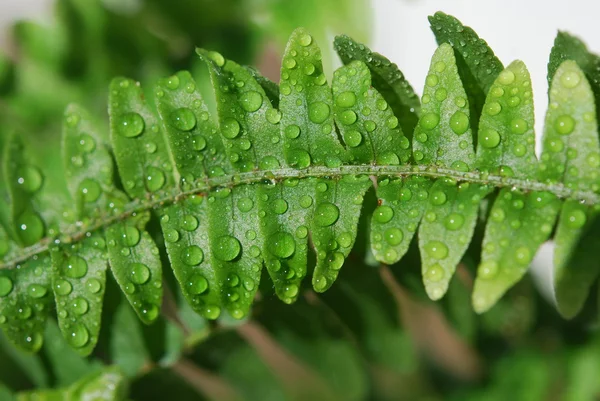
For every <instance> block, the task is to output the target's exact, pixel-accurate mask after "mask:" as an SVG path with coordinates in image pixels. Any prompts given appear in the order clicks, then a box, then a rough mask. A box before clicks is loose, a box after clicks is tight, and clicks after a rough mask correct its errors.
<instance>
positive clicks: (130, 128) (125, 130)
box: [117, 112, 144, 138]
mask: <svg viewBox="0 0 600 401" xmlns="http://www.w3.org/2000/svg"><path fill="white" fill-rule="evenodd" d="M117 131H118V132H119V134H121V135H123V136H125V137H128V138H132V137H135V136H138V135H140V134H141V133H142V132H143V131H144V119H143V118H142V116H140V115H139V114H138V113H133V112H132V113H125V114H123V115H122V116H121V117H120V118H119V122H118V124H117Z"/></svg>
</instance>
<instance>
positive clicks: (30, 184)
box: [17, 165, 42, 193]
mask: <svg viewBox="0 0 600 401" xmlns="http://www.w3.org/2000/svg"><path fill="white" fill-rule="evenodd" d="M17 184H18V185H19V186H20V188H23V190H24V191H26V192H29V193H33V192H35V191H37V190H38V189H40V187H41V186H42V173H41V172H40V170H38V168H37V167H34V166H31V165H24V166H21V167H19V168H18V170H17Z"/></svg>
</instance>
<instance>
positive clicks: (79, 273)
mask: <svg viewBox="0 0 600 401" xmlns="http://www.w3.org/2000/svg"><path fill="white" fill-rule="evenodd" d="M87 271H88V266H87V262H86V261H85V259H83V258H81V257H79V256H77V255H71V256H69V258H68V259H67V262H66V263H65V265H64V266H63V272H64V274H65V276H67V277H71V278H81V277H83V276H85V275H86V274H87Z"/></svg>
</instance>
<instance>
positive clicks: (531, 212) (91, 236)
mask: <svg viewBox="0 0 600 401" xmlns="http://www.w3.org/2000/svg"><path fill="white" fill-rule="evenodd" d="M431 23H432V28H433V31H434V33H435V35H436V37H437V39H438V41H439V42H440V46H439V47H438V49H437V50H436V52H435V53H434V55H433V57H432V61H431V66H430V71H429V75H428V76H427V79H426V83H425V89H424V93H423V97H422V99H421V102H420V101H419V99H418V98H417V97H416V95H415V94H414V91H413V90H412V87H411V86H410V85H409V84H408V83H407V82H406V80H405V79H404V76H403V75H402V73H401V72H400V71H399V70H398V68H397V67H396V66H395V65H393V64H391V63H390V62H389V61H388V60H387V59H385V57H383V56H381V55H378V54H376V53H372V52H371V51H370V50H369V49H368V48H366V47H365V46H364V45H362V44H359V43H355V42H354V41H352V39H350V38H348V37H345V36H342V37H338V38H337V39H336V42H335V44H336V49H337V50H338V52H339V53H340V55H341V57H342V60H343V61H344V63H345V65H344V66H343V67H341V68H339V69H338V70H337V71H335V73H334V76H333V82H332V86H331V87H330V86H328V84H327V82H326V78H325V75H324V73H323V65H322V62H321V58H322V57H321V52H320V50H319V48H318V46H317V44H316V42H315V40H314V38H313V37H312V36H311V35H310V34H309V33H308V32H307V31H306V30H304V29H297V30H296V31H294V33H293V34H292V36H291V38H290V41H289V43H288V46H287V48H286V50H285V54H284V57H283V66H282V70H281V80H280V83H279V85H276V84H274V83H272V82H270V81H268V80H267V79H265V78H263V77H261V76H260V75H259V74H258V73H257V72H256V71H254V70H252V69H250V68H246V67H242V66H240V65H238V64H236V63H235V62H233V61H230V60H225V59H224V58H223V56H221V55H220V54H219V53H216V52H211V51H205V50H201V49H200V50H198V55H199V56H200V58H201V59H202V60H203V61H204V63H205V64H206V66H207V67H208V71H209V75H210V79H211V81H212V86H213V88H214V93H215V97H216V105H217V106H216V116H215V115H214V113H213V112H211V110H209V108H208V107H207V105H206V103H205V101H204V100H203V98H202V96H201V95H200V92H199V91H198V89H197V87H196V82H195V81H194V79H193V78H192V76H191V75H190V74H189V73H187V72H178V73H177V74H175V75H173V76H171V77H168V78H165V79H163V80H161V81H160V82H158V84H157V85H156V86H155V88H154V90H153V91H146V92H144V91H143V89H142V88H141V86H140V85H139V84H138V83H136V82H135V81H133V80H131V79H127V78H116V79H115V80H114V81H113V82H112V83H111V85H110V98H109V115H110V135H106V133H105V132H103V131H102V129H101V125H100V124H98V123H97V122H95V121H94V119H93V117H92V116H91V115H90V113H88V112H87V111H86V110H84V109H82V108H81V107H79V106H75V105H73V106H70V107H69V108H68V109H67V110H66V113H65V117H64V124H63V144H62V149H63V155H62V157H63V173H64V176H63V177H62V178H63V179H64V181H61V180H55V182H54V183H52V184H51V183H50V182H49V178H50V177H45V176H44V175H43V173H42V172H43V171H44V166H43V161H42V160H37V159H35V158H34V157H33V156H31V155H28V154H27V152H28V150H27V145H28V144H23V143H21V142H20V141H19V139H18V136H17V135H12V136H10V137H9V138H8V140H7V142H6V144H4V152H3V155H4V156H3V157H4V161H3V164H4V166H3V167H4V180H5V182H6V186H7V188H6V191H7V194H8V199H10V202H7V203H6V205H5V206H6V208H5V209H4V210H2V214H0V218H1V220H0V221H1V222H2V223H3V227H4V228H3V229H1V230H0V254H1V256H2V262H1V263H2V265H1V266H0V267H1V268H2V269H0V324H1V327H2V328H3V329H4V330H5V331H6V333H7V335H8V337H9V338H10V339H11V340H12V341H13V342H14V343H15V344H17V345H18V346H20V347H21V348H25V349H29V350H37V349H38V348H39V347H40V345H41V339H42V337H41V331H42V330H43V327H44V322H45V319H46V318H47V316H48V314H49V313H50V308H51V305H50V304H51V298H52V296H51V294H52V293H54V298H55V300H56V309H57V315H58V321H59V325H60V328H61V331H62V332H63V334H64V335H65V337H66V338H67V339H68V341H69V343H70V344H71V345H72V346H73V347H74V348H76V349H77V350H78V351H79V352H80V353H81V354H89V353H90V352H91V351H92V350H93V348H94V346H95V344H96V342H97V340H98V335H99V328H100V320H101V311H102V300H103V296H104V291H105V287H106V276H105V271H106V267H107V265H110V268H111V270H112V273H113V275H114V277H115V279H116V281H117V283H118V284H119V286H120V287H121V289H122V291H123V292H124V293H125V295H126V297H127V299H128V300H129V302H130V304H131V305H132V307H133V309H134V310H135V311H136V313H137V314H138V316H139V317H140V318H141V319H142V320H143V321H144V322H145V323H152V322H153V321H154V320H155V319H156V318H157V316H158V314H159V310H160V306H161V300H162V268H163V263H164V262H165V261H166V260H168V265H170V267H171V268H172V269H173V272H174V275H175V277H176V278H177V281H178V282H179V284H180V287H181V291H182V293H183V295H184V297H185V298H186V300H187V301H188V303H189V304H190V305H191V307H192V309H193V310H194V311H196V312H197V313H199V314H200V315H202V316H203V317H204V318H206V319H217V318H218V317H219V316H220V315H221V314H224V313H227V314H229V315H230V316H232V317H234V318H236V319H241V318H244V317H245V316H247V315H248V313H249V310H250V308H251V305H252V302H253V299H254V297H255V295H256V293H257V291H258V287H259V284H260V282H261V271H262V268H263V266H264V267H266V270H267V272H268V274H269V276H270V279H271V281H272V282H273V286H274V290H275V293H276V294H277V296H278V297H279V298H281V299H282V300H283V301H284V302H286V303H292V302H294V301H295V300H296V299H297V298H298V296H299V294H300V291H301V287H302V282H303V279H304V278H305V277H306V276H307V275H308V274H309V273H310V270H311V269H309V267H312V265H313V263H312V262H310V260H311V255H312V253H313V252H314V255H315V256H316V261H315V263H314V269H313V270H312V287H313V288H314V289H315V290H316V291H318V292H323V291H325V290H327V289H328V288H329V287H330V286H331V285H332V284H333V283H334V281H335V280H336V278H337V276H338V274H340V269H341V268H342V265H343V264H344V262H345V260H346V259H347V258H348V256H349V254H350V252H351V250H352V248H353V246H354V244H355V242H356V241H357V233H358V224H359V216H360V214H361V210H367V211H368V212H369V218H370V227H369V235H368V236H364V238H369V240H368V241H369V245H370V249H371V252H372V253H373V255H374V257H375V259H376V260H377V261H379V262H381V263H384V264H389V265H392V264H396V263H397V262H399V261H400V260H401V259H402V257H403V256H404V255H405V254H406V253H407V251H408V249H409V246H410V244H411V241H412V239H413V237H415V235H416V237H417V240H418V247H419V250H420V254H421V259H422V273H423V281H424V284H425V288H426V291H427V293H428V295H429V296H430V297H431V298H432V299H439V298H441V297H442V296H443V295H444V294H445V293H446V291H447V290H448V286H449V283H450V280H451V278H452V276H453V274H454V271H455V269H456V267H457V265H458V264H459V263H460V262H461V260H462V259H463V256H464V254H465V252H466V251H467V249H468V248H469V246H470V244H471V242H472V238H473V236H474V233H475V228H476V225H477V224H478V223H482V225H483V224H485V233H484V237H483V243H482V253H481V258H480V263H479V268H478V271H477V278H476V281H475V288H474V293H473V306H474V308H475V310H476V311H478V312H484V311H485V310H487V309H489V308H490V307H491V306H493V305H494V303H495V302H496V301H497V300H498V299H499V298H500V297H501V296H502V295H503V294H504V293H505V292H506V291H507V290H508V289H509V288H510V287H511V286H512V285H514V284H515V283H516V282H517V281H519V280H520V279H521V277H522V276H523V275H524V274H525V272H526V271H527V268H528V266H529V264H530V263H531V260H532V258H533V256H534V255H535V253H536V251H537V249H538V248H539V247H540V245H541V244H542V243H543V242H544V241H546V240H547V239H549V238H551V237H552V234H553V233H555V234H554V239H555V241H556V245H557V246H556V254H555V265H556V269H557V270H556V277H555V286H556V296H557V301H558V306H559V310H560V311H561V313H563V314H564V315H565V316H568V317H570V316H573V315H574V314H576V313H577V311H578V310H579V309H580V308H581V306H582V304H583V301H584V300H585V297H586V296H587V290H588V289H589V287H590V285H591V283H592V282H593V280H594V279H595V278H596V276H597V273H598V264H597V263H594V264H593V265H592V264H591V263H592V262H589V263H590V264H589V266H588V265H586V268H585V271H584V270H583V268H582V267H580V266H579V265H578V260H579V259H580V258H581V256H579V255H581V252H582V249H583V250H589V249H590V248H593V247H594V246H595V243H596V240H597V235H595V234H594V233H595V232H596V230H597V227H596V226H597V224H596V223H595V217H596V215H597V211H598V208H599V207H600V196H599V194H598V191H599V175H598V173H599V169H598V168H599V167H600V145H599V142H598V131H597V116H596V103H595V99H594V93H597V89H598V88H597V86H598V85H597V82H596V81H595V80H594V79H592V80H591V81H590V80H589V79H588V78H589V71H588V68H589V63H591V62H592V61H593V60H596V59H595V58H594V57H595V56H592V55H589V53H587V50H585V48H584V47H583V48H581V47H579V48H578V50H577V52H578V53H577V54H575V55H571V54H570V53H569V51H570V49H571V48H572V46H571V45H569V44H566V45H565V44H564V43H563V44H561V45H560V46H558V45H557V46H556V47H555V49H554V50H553V56H552V60H551V68H550V70H551V74H550V75H551V77H552V80H551V89H550V107H549V110H548V113H547V115H546V129H545V133H544V138H543V152H542V156H541V159H540V160H538V159H537V158H536V156H535V151H534V149H535V134H534V131H533V125H534V124H533V122H534V116H533V105H532V91H531V80H530V77H529V73H528V71H527V69H526V67H525V65H524V64H523V63H522V62H520V61H515V62H513V63H511V64H510V65H509V66H508V67H506V68H504V67H503V66H502V64H501V63H500V61H499V60H498V59H497V58H496V57H495V56H494V55H493V52H492V51H491V49H489V48H488V47H487V44H485V42H483V41H482V40H481V39H479V38H478V37H477V35H476V34H475V33H474V32H473V31H472V30H471V29H470V28H468V27H463V26H462V24H460V22H458V21H457V20H456V19H454V18H453V17H450V16H447V15H445V14H442V13H438V14H436V15H435V16H433V17H431ZM561 35H564V34H561ZM559 37H561V38H563V37H562V36H560V35H559ZM561 40H563V41H568V40H570V39H568V38H567V39H564V38H563V39H561ZM573 40H574V39H573ZM561 43H562V42H561ZM572 59H575V61H572ZM559 60H560V62H559ZM581 60H588V64H586V63H583V62H582V61H581ZM589 60H592V61H589ZM594 62H595V61H594ZM578 63H580V65H581V63H583V65H581V67H580V66H579V65H578ZM586 74H587V75H586ZM113 157H114V160H115V162H116V166H117V171H118V177H115V174H114V171H113V160H112V158H113ZM117 178H118V179H117ZM61 185H62V187H61ZM0 188H1V187H0ZM48 188H55V189H53V190H52V191H50V192H48ZM57 188H58V189H57ZM60 188H62V190H61V189H60ZM371 188H373V191H374V193H375V195H376V196H377V198H378V202H377V205H371V204H370V202H369V199H370V198H369V197H368V196H366V194H367V192H368V191H369V190H371ZM61 191H62V192H61ZM49 194H50V195H49ZM49 196H54V197H56V198H57V200H55V202H54V203H46V202H47V201H48V199H49ZM2 202H4V200H2ZM50 204H51V205H55V204H70V205H72V207H71V210H70V211H69V212H68V213H61V212H60V211H61V210H62V209H60V208H59V209H49V208H48V207H49V205H50ZM483 204H485V205H487V206H486V208H485V210H486V212H485V213H482V208H481V206H482V205H483ZM9 205H10V206H9ZM557 221H558V223H557ZM555 225H557V227H556V229H555ZM417 232H418V233H417ZM590 233H591V234H590ZM360 241H363V239H362V237H361V239H360ZM311 249H312V251H311ZM398 268H401V267H398ZM582 289H585V291H583V290H582Z"/></svg>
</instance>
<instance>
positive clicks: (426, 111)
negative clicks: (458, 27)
mask: <svg viewBox="0 0 600 401" xmlns="http://www.w3.org/2000/svg"><path fill="white" fill-rule="evenodd" d="M452 51H453V50H452V48H451V47H450V46H449V45H446V44H444V45H441V46H440V47H439V48H438V50H437V51H436V53H435V54H434V56H433V61H432V66H431V69H430V71H429V75H427V78H426V79H425V90H424V95H423V96H422V98H421V102H422V105H423V112H422V114H421V117H420V119H419V123H418V125H417V128H416V130H415V136H414V139H415V141H414V144H413V148H414V153H413V157H414V159H415V161H417V163H429V162H432V161H433V162H437V163H442V164H445V163H446V161H448V157H449V155H450V153H451V152H450V151H449V149H446V147H445V146H444V147H442V146H440V145H439V142H436V141H446V142H448V143H449V144H452V147H453V148H454V150H455V151H454V152H452V156H451V157H452V158H453V160H452V163H450V162H448V164H451V167H453V168H455V169H457V170H459V171H468V169H469V166H468V165H467V163H466V162H465V160H467V161H468V162H469V163H471V160H470V159H472V158H473V157H474V154H473V151H472V139H471V136H470V134H469V133H470V128H471V127H470V120H469V103H468V101H467V98H466V94H465V93H464V91H462V92H458V93H457V90H456V88H455V86H457V85H459V84H460V82H456V80H458V81H460V78H459V76H458V70H457V66H456V62H455V60H454V57H453V53H452ZM435 60H437V61H435ZM447 127H449V128H450V130H447V129H446V128H447ZM446 132H452V133H453V134H454V135H455V137H453V138H452V137H446V136H445V135H446V134H445V133H446ZM432 141H433V142H432ZM454 144H457V145H458V146H455V145H454Z"/></svg>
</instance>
